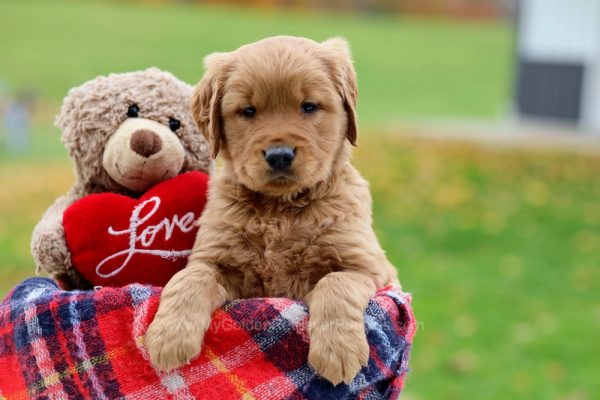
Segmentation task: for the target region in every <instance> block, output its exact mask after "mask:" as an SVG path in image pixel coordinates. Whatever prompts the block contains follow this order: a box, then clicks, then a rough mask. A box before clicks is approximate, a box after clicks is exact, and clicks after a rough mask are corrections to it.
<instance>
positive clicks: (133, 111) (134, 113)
mask: <svg viewBox="0 0 600 400" xmlns="http://www.w3.org/2000/svg"><path fill="white" fill-rule="evenodd" d="M139 113H140V108H139V107H138V105H137V104H132V105H130V106H129V108H128V109H127V116H128V117H129V118H137V117H138V115H139Z"/></svg>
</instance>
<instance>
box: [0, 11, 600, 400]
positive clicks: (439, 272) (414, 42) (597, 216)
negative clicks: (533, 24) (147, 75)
mask: <svg viewBox="0 0 600 400" xmlns="http://www.w3.org/2000/svg"><path fill="white" fill-rule="evenodd" d="M281 33H284V34H295V35H306V36H310V37H313V38H315V39H319V40H320V39H324V38H326V37H329V36H333V35H343V36H346V37H347V38H348V39H349V40H350V41H351V43H352V46H353V50H354V55H355V59H356V66H357V70H358V74H359V81H360V90H361V106H360V111H359V112H360V116H361V121H362V125H363V128H364V129H363V130H362V131H363V135H362V137H361V141H360V145H359V147H358V148H357V150H356V152H355V158H354V160H355V163H356V165H357V166H358V167H359V169H360V170H361V171H362V172H363V174H364V175H365V176H366V177H367V178H368V179H369V180H370V182H371V187H372V192H373V197H374V207H375V208H374V216H375V226H376V230H377V232H378V234H379V237H380V240H381V242H382V244H383V246H384V247H385V248H386V249H387V251H388V255H389V257H390V259H391V260H392V261H393V262H394V264H395V265H397V266H398V270H399V272H400V278H401V280H402V282H403V285H404V287H405V290H407V291H411V292H412V293H413V295H414V307H415V311H416V315H417V318H418V320H419V328H420V331H419V332H418V334H417V336H416V339H415V346H414V352H413V355H412V363H411V364H412V372H411V374H410V375H409V377H408V380H407V383H406V393H405V396H404V398H406V399H413V400H414V399H437V398H451V399H505V398H531V399H593V398H596V397H598V396H600V382H599V381H598V380H597V377H596V375H597V366H596V364H597V355H598V354H600V344H599V343H598V340H597V338H598V334H599V333H600V274H599V267H600V252H599V251H598V250H599V249H600V202H599V201H598V198H600V181H599V180H598V174H599V172H600V158H593V157H588V156H576V155H568V154H550V153H535V152H525V151H509V150H504V151H492V150H489V149H488V150H484V149H481V148H478V147H474V146H471V145H468V144H461V143H448V142H443V141H437V140H425V139H418V138H410V137H408V136H405V135H398V134H391V135H388V134H383V133H381V132H379V129H378V128H377V126H378V125H381V124H384V123H387V122H390V121H395V120H397V119H401V118H405V117H411V118H412V117H420V116H430V115H436V116H438V117H439V116H445V115H451V116H461V117H463V116H464V117H478V118H479V117H481V118H484V117H493V116H495V115H496V114H498V113H501V112H502V111H503V108H504V106H505V105H506V103H507V97H508V92H509V89H510V85H509V80H510V72H509V71H510V68H509V67H510V63H511V60H510V56H509V54H510V33H509V29H508V27H507V26H506V25H503V24H466V25H465V24H458V23H453V22H446V21H440V20H437V21H436V20H419V19H410V18H401V19H396V18H389V17H361V16H352V15H344V14H336V15H333V14H309V13H304V14H287V13H279V12H263V11H254V10H249V9H248V10H246V9H222V8H214V7H196V6H190V5H175V6H174V5H168V6H167V5H152V6H144V7H142V6H139V5H135V4H131V3H126V4H118V3H116V2H114V3H98V2H65V1H53V2H42V1H21V2H16V1H14V2H6V1H0V37H2V40H1V41H0V77H1V78H2V79H5V80H9V81H10V82H9V83H10V84H11V85H13V86H14V87H17V88H18V87H33V88H37V89H38V90H39V91H40V94H41V98H42V102H41V110H39V112H38V114H39V116H38V117H37V118H36V121H35V125H34V127H33V130H34V135H33V137H32V151H31V153H30V154H28V155H27V156H24V157H16V156H10V157H9V156H8V155H7V154H5V153H1V152H0V182H2V185H0V255H1V257H2V265H1V267H0V294H4V293H6V292H7V291H8V290H9V289H10V288H11V287H12V286H13V285H14V284H15V283H16V282H18V281H19V280H21V279H23V278H24V277H26V276H30V275H31V274H32V273H33V267H32V261H31V258H30V255H29V238H30V235H31V230H32V228H33V226H34V225H35V223H36V222H37V221H38V220H39V218H40V217H41V214H42V212H43V211H44V210H45V209H46V208H47V207H48V206H49V205H50V204H51V202H52V201H53V200H54V199H55V198H56V197H57V196H59V195H60V194H62V193H64V192H65V191H66V190H67V188H68V187H69V186H70V184H71V183H72V173H71V171H70V166H69V163H68V159H67V157H66V152H65V150H64V149H63V148H62V146H61V144H60V142H59V140H58V136H59V132H58V131H57V130H56V129H54V128H51V127H50V119H51V115H52V114H53V113H54V112H56V110H57V108H58V105H59V103H60V99H61V97H62V96H64V95H65V94H66V92H67V90H68V88H69V87H71V86H75V85H78V84H80V83H81V82H83V81H85V80H88V79H90V78H92V77H94V76H95V75H98V74H105V73H107V72H109V71H111V72H118V71H126V70H134V69H139V68H144V67H146V66H148V65H156V66H159V67H161V68H164V69H167V70H170V71H172V72H174V73H175V74H176V75H178V76H179V77H181V78H182V79H185V80H187V81H189V82H194V81H196V80H197V79H198V78H199V77H200V76H201V74H202V67H201V59H202V56H203V55H204V54H206V53H209V52H212V51H219V50H229V49H233V48H235V47H237V46H238V45H241V44H243V43H246V42H250V41H252V40H255V39H259V38H261V37H264V36H268V35H272V34H281ZM400 133H404V132H400Z"/></svg>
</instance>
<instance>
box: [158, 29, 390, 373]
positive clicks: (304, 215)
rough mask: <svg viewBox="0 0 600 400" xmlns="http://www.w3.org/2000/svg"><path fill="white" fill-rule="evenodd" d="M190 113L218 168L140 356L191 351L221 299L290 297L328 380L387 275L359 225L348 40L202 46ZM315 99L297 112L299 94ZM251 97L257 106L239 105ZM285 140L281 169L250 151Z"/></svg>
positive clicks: (363, 185) (362, 204) (360, 346)
mask: <svg viewBox="0 0 600 400" xmlns="http://www.w3.org/2000/svg"><path fill="white" fill-rule="evenodd" d="M206 64H207V72H206V74H205V76H204V77H203V79H202V80H201V82H200V83H199V85H198V87H197V88H196V93H195V95H194V98H193V113H194V117H195V118H196V121H197V123H198V125H199V126H200V128H201V130H203V132H204V134H205V135H206V136H207V138H208V139H209V143H210V145H211V149H212V154H213V156H216V155H217V153H219V154H221V155H222V158H223V160H224V166H223V168H222V170H221V171H220V172H219V173H218V174H217V175H216V176H215V177H214V178H213V180H212V182H211V184H210V190H209V200H208V203H207V206H206V209H205V211H204V214H203V215H202V217H201V218H200V220H199V224H200V226H201V228H200V231H199V234H198V238H197V241H196V245H195V247H194V249H193V252H192V255H191V256H190V259H189V264H188V266H187V267H186V268H185V269H184V270H182V271H181V272H179V273H178V274H177V275H175V276H174V277H173V279H172V280H171V281H170V282H169V283H168V284H167V286H166V287H165V289H164V292H163V294H162V298H161V304H160V307H159V310H158V312H157V314H156V317H155V320H154V322H153V323H152V324H151V326H150V328H149V330H148V333H147V335H146V343H147V346H148V349H149V353H150V356H151V358H152V361H153V363H154V364H155V365H156V366H157V367H159V368H161V369H165V370H168V369H171V368H175V367H178V366H180V365H181V364H183V363H185V362H188V361H189V360H191V359H192V358H194V357H195V356H197V355H198V353H199V352H200V349H201V343H202V340H201V339H202V337H203V335H204V332H205V331H206V329H207V327H208V326H209V324H210V319H211V315H212V313H213V312H214V311H215V309H216V308H218V307H219V306H221V305H222V304H223V303H224V302H225V301H227V300H228V299H233V298H244V297H263V296H269V297H270V296H284V297H291V298H303V299H304V300H306V302H307V304H308V306H309V309H310V322H309V335H310V352H309V358H308V360H309V363H310V364H311V366H312V367H313V368H314V369H315V370H316V372H317V373H319V374H320V375H321V376H323V377H325V378H327V379H328V380H329V381H331V382H332V383H334V384H337V383H339V382H342V381H344V382H350V381H351V380H352V379H353V378H354V376H355V375H356V374H357V373H358V371H359V370H360V368H361V366H362V365H365V364H366V363H367V361H368V354H369V347H368V344H367V340H366V336H365V329H364V321H363V313H364V310H365V308H366V306H367V302H368V300H369V298H370V297H371V296H373V295H374V293H375V290H376V289H377V288H380V287H383V286H385V285H387V284H390V283H396V282H397V278H396V270H395V268H394V267H393V266H392V265H391V264H390V263H389V262H388V260H387V259H386V257H385V254H384V252H383V250H382V249H381V247H380V245H379V243H378V241H377V238H376V237H375V234H374V232H373V229H372V219H371V197H370V194H369V189H368V183H367V182H366V181H365V180H364V179H363V178H362V177H361V176H360V174H359V173H358V171H357V170H356V169H355V168H354V167H352V166H351V165H350V162H349V158H350V150H351V144H355V142H356V118H355V107H356V100H357V88H356V78H355V73H354V69H353V67H352V61H351V59H350V52H349V49H348V46H347V43H346V42H345V41H344V40H342V39H338V38H335V39H330V40H327V41H325V42H323V43H316V42H313V41H311V40H308V39H303V38H294V37H274V38H269V39H265V40H262V41H259V42H257V43H253V44H250V45H247V46H243V47H241V48H240V49H238V50H236V51H234V52H231V53H217V54H213V55H210V56H208V57H207V60H206ZM307 101H309V102H312V103H315V104H317V105H318V109H317V111H316V112H314V113H311V114H306V113H302V112H301V110H300V107H301V104H302V103H303V102H307ZM249 106H254V107H255V108H256V116H255V117H254V118H248V117H247V116H245V115H243V113H242V112H241V110H243V109H244V108H246V107H249ZM282 144H285V145H288V146H290V147H293V148H295V149H296V156H295V159H294V161H293V164H292V170H291V172H292V173H291V176H289V177H283V178H282V177H280V176H278V177H275V178H274V177H273V175H272V174H270V173H269V172H270V171H269V166H268V165H267V163H266V162H265V159H264V157H263V151H264V149H266V148H268V147H270V146H274V145H282Z"/></svg>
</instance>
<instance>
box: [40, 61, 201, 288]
mask: <svg viewBox="0 0 600 400" xmlns="http://www.w3.org/2000/svg"><path fill="white" fill-rule="evenodd" d="M192 92H193V88H192V87H191V86H190V85H188V84H186V83H184V82H181V81H180V80H178V79H177V78H175V77H174V76H173V75H171V74H170V73H168V72H163V71H160V70H159V69H157V68H149V69H147V70H144V71H138V72H131V73H123V74H112V75H109V76H101V77H98V78H96V79H94V80H91V81H89V82H86V83H84V84H83V85H81V86H79V87H76V88H74V89H71V91H70V92H69V94H68V95H67V97H66V98H65V99H64V101H63V105H62V108H61V111H60V114H59V115H58V117H57V119H56V125H57V126H58V127H59V128H60V129H61V130H62V141H63V143H64V144H65V146H66V147H67V149H68V151H69V154H70V156H71V158H72V160H73V166H74V169H75V177H76V179H75V183H74V185H73V187H72V188H71V189H70V190H69V192H68V193H67V194H66V195H64V196H62V197H60V198H59V199H58V200H56V202H55V203H54V204H53V205H52V206H51V207H50V208H49V209H48V210H47V211H46V213H45V214H44V216H43V217H42V220H41V221H40V222H39V224H38V225H37V226H36V228H35V230H34V232H33V237H32V242H31V250H32V254H33V257H34V259H35V261H36V264H37V268H38V272H39V271H43V272H46V273H48V274H50V275H52V276H53V277H55V278H57V279H58V280H60V281H62V282H63V284H64V285H65V286H66V287H67V288H72V289H83V288H89V287H90V284H89V283H88V282H86V281H85V280H84V279H83V278H82V277H81V275H80V274H79V273H77V271H75V270H74V269H73V268H72V266H71V257H70V254H69V251H68V249H67V245H66V242H65V235H64V229H63V226H62V216H63V212H64V211H65V209H67V208H68V207H69V206H70V205H71V204H72V203H73V202H74V201H76V200H78V199H80V198H82V197H84V196H86V195H88V194H91V193H102V192H113V193H119V194H125V195H129V196H138V195H139V194H140V193H139V191H140V190H141V189H142V188H146V187H147V186H148V185H151V184H154V183H156V181H157V180H160V179H166V178H168V177H171V176H174V175H176V174H178V173H180V172H185V171H193V170H201V171H205V172H209V171H210V170H211V168H212V160H211V159H210V154H209V147H208V143H207V141H206V140H205V139H204V137H203V135H201V134H200V132H199V131H198V129H197V126H196V124H195V122H194V120H193V119H192V116H191V113H190V102H191V97H192ZM132 104H137V105H138V106H139V109H140V111H139V117H138V118H128V117H127V110H128V107H129V106H130V105H132ZM170 118H175V119H178V120H179V121H181V127H180V128H179V129H177V131H176V132H175V133H174V132H171V131H170V130H169V128H168V126H169V119H170ZM141 129H150V130H152V131H153V132H154V133H156V134H157V136H156V137H153V138H154V139H156V138H157V137H160V138H161V139H162V142H161V143H162V147H161V151H160V152H158V153H157V154H154V155H152V156H150V157H147V158H146V157H142V156H141V155H139V154H136V153H135V152H134V151H131V150H132V148H130V146H129V141H130V138H131V134H132V133H133V132H134V131H135V130H141ZM115 139H118V140H115ZM109 144H111V146H108V145H109ZM126 150H127V151H126ZM112 160H118V161H119V162H121V166H120V172H122V173H123V174H124V175H126V177H125V178H123V177H122V176H116V172H114V171H112V170H113V169H115V168H114V165H113V163H111V161H112ZM172 160H176V162H173V161H172ZM106 167H108V168H106ZM154 170H156V171H154ZM166 170H168V172H167V171H166ZM113 177H114V178H116V179H113ZM129 177H132V178H131V179H130V178H129ZM133 178H135V179H133ZM119 181H120V182H121V183H119Z"/></svg>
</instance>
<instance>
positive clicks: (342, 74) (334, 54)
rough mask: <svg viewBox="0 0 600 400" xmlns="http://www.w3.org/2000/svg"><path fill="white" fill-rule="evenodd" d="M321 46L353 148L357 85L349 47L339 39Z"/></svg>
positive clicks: (356, 131) (325, 42) (328, 40)
mask: <svg viewBox="0 0 600 400" xmlns="http://www.w3.org/2000/svg"><path fill="white" fill-rule="evenodd" d="M321 44H322V45H323V47H324V48H325V49H326V51H327V55H326V61H327V64H328V67H329V70H330V72H331V76H332V77H333V79H334V83H335V85H336V87H337V89H338V92H339V94H340V96H341V97H342V101H343V103H344V108H345V110H346V114H347V115H348V132H347V135H346V136H347V138H348V141H349V142H350V143H352V145H354V146H355V145H356V138H357V136H358V127H357V123H356V105H357V102H358V85H357V83H356V72H355V71H354V66H353V65H352V55H351V54H350V46H349V45H348V42H347V41H346V40H345V39H343V38H340V37H334V38H331V39H327V40H326V41H324V42H323V43H321Z"/></svg>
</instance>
